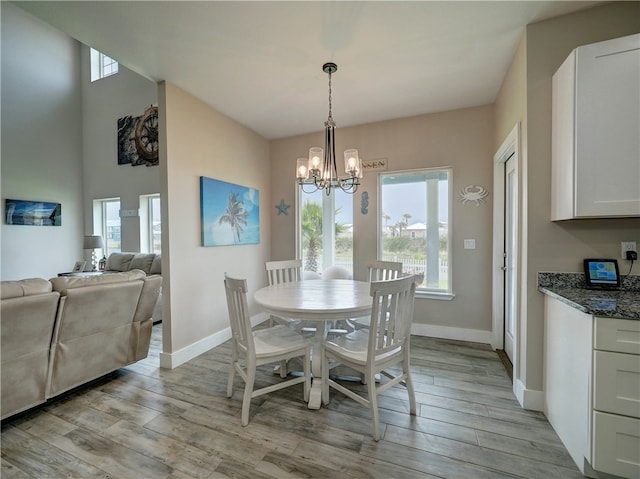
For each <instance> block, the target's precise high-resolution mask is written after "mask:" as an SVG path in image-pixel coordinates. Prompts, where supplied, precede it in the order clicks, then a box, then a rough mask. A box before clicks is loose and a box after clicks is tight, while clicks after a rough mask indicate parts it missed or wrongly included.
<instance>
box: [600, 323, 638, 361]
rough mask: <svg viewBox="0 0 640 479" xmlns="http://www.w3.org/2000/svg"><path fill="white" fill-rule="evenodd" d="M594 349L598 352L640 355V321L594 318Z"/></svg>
mask: <svg viewBox="0 0 640 479" xmlns="http://www.w3.org/2000/svg"><path fill="white" fill-rule="evenodd" d="M594 348H595V349H598V350H600V351H613V352H617V353H629V354H640V321H636V320H634V319H615V318H599V317H596V318H595V343H594Z"/></svg>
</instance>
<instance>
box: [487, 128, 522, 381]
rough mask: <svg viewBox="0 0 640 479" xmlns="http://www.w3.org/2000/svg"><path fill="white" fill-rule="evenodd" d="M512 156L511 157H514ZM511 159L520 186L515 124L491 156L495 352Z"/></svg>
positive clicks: (500, 333)
mask: <svg viewBox="0 0 640 479" xmlns="http://www.w3.org/2000/svg"><path fill="white" fill-rule="evenodd" d="M514 155H515V156H514ZM512 156H514V160H515V161H514V166H515V175H516V181H517V183H518V186H519V183H520V164H519V163H520V122H518V123H516V124H515V126H514V127H513V129H512V130H511V131H510V132H509V134H508V135H507V137H506V138H505V140H504V141H503V142H502V145H500V147H499V148H498V151H497V152H496V153H495V155H494V156H493V191H494V194H493V262H492V265H493V274H492V314H491V316H492V334H491V347H492V348H493V349H494V350H495V349H504V286H505V285H504V277H505V275H504V271H503V270H502V266H503V265H504V241H505V230H504V222H505V208H504V206H505V194H506V192H505V184H504V183H505V182H504V174H505V164H506V162H507V160H508V159H509V158H511V157H512ZM520 213H521V211H520V209H519V206H518V205H516V217H517V221H519V220H520ZM520 244H521V238H520V229H519V228H516V262H517V264H518V265H520V264H521V262H520V260H519V256H520V252H521V248H520ZM515 290H516V292H515V294H516V304H520V290H521V288H520V274H519V273H518V275H517V276H516V288H515ZM519 323H520V321H519V320H518V317H516V321H515V325H514V338H513V341H514V343H513V358H512V360H513V379H514V381H513V383H514V385H515V384H516V378H517V377H518V376H519V375H518V373H517V371H518V367H517V364H518V362H519V361H518V356H519V343H520V324H519Z"/></svg>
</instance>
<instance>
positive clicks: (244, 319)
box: [224, 273, 255, 354]
mask: <svg viewBox="0 0 640 479" xmlns="http://www.w3.org/2000/svg"><path fill="white" fill-rule="evenodd" d="M224 288H225V293H226V295H227V308H228V310H229V322H230V323H231V336H232V337H233V340H234V342H235V343H236V344H237V346H238V347H240V348H241V349H243V350H245V351H246V352H247V353H249V354H253V352H254V349H255V347H254V344H253V332H252V331H251V319H250V316H249V306H248V304H247V280H246V279H236V278H231V277H229V276H227V274H226V273H225V275H224Z"/></svg>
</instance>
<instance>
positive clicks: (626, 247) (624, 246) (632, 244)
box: [620, 241, 638, 259]
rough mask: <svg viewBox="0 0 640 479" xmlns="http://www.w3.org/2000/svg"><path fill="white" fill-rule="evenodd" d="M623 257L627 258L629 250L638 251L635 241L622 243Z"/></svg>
mask: <svg viewBox="0 0 640 479" xmlns="http://www.w3.org/2000/svg"><path fill="white" fill-rule="evenodd" d="M620 247H621V250H622V251H621V256H622V259H627V251H636V252H637V251H638V247H637V246H636V242H635V241H623V242H622V243H620Z"/></svg>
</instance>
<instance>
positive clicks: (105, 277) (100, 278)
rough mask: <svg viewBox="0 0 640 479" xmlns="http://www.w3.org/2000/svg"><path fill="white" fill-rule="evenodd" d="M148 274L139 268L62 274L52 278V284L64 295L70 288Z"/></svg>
mask: <svg viewBox="0 0 640 479" xmlns="http://www.w3.org/2000/svg"><path fill="white" fill-rule="evenodd" d="M146 276H147V275H146V274H145V272H144V271H142V270H139V269H132V270H131V271H124V272H121V273H107V274H101V275H97V276H88V277H85V276H61V277H58V278H52V279H51V284H52V285H53V290H54V291H59V292H60V294H61V295H62V296H64V295H66V294H67V290H68V289H73V288H83V287H85V286H96V285H99V284H108V283H120V282H123V281H135V280H140V279H144V278H145V277H146Z"/></svg>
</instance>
